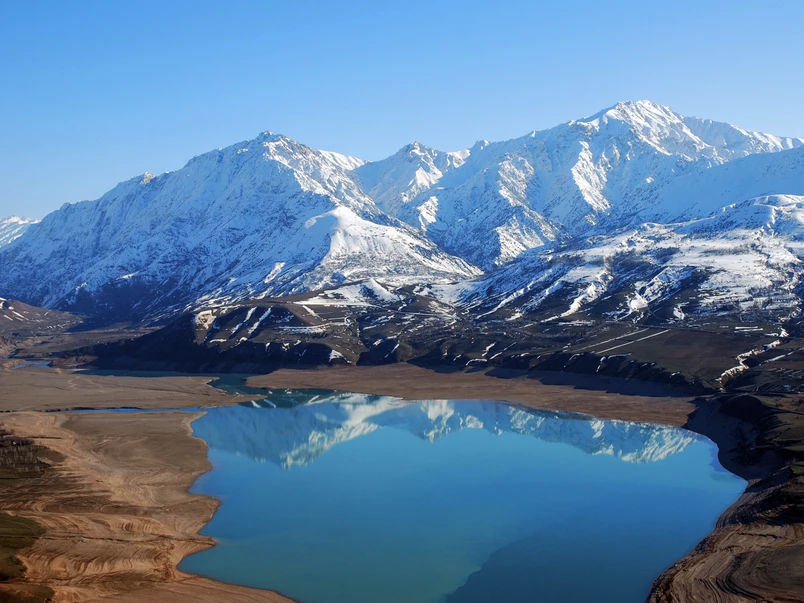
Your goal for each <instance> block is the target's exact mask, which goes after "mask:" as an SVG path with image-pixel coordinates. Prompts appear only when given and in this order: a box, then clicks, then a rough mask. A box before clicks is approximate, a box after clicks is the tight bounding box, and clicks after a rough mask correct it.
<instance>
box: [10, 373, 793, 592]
mask: <svg viewBox="0 0 804 603" xmlns="http://www.w3.org/2000/svg"><path fill="white" fill-rule="evenodd" d="M18 370H19V371H20V372H21V371H23V370H24V369H18ZM15 372H16V371H15ZM45 372H46V371H42V370H38V371H34V370H25V374H26V375H27V376H28V378H30V377H31V376H32V374H34V373H35V374H37V376H38V377H39V378H38V379H35V381H38V382H39V385H40V386H41V387H45V388H47V389H53V390H54V391H55V392H61V393H62V394H63V393H64V392H65V391H67V392H69V395H68V396H67V398H73V397H80V398H81V399H82V403H81V404H80V406H83V407H85V406H90V405H91V404H87V403H86V398H87V396H83V395H81V394H82V392H83V393H86V392H85V391H84V390H83V385H87V384H86V383H83V384H77V385H76V383H75V378H76V374H75V373H58V374H59V377H53V376H51V377H46V378H44V379H43V378H41V374H43V373H45ZM7 374H8V373H7V372H4V373H3V375H7ZM50 375H53V373H50ZM23 376H24V375H20V377H23ZM0 377H2V375H0ZM20 377H18V378H16V379H15V381H26V380H28V379H24V378H23V379H20ZM65 380H66V381H67V382H70V381H71V380H72V384H73V385H72V387H69V388H65ZM80 380H88V381H89V382H90V383H94V386H95V387H96V391H95V393H94V394H92V395H90V396H89V398H91V399H94V400H95V401H96V402H98V403H102V401H103V400H102V399H106V396H108V395H109V392H113V393H115V394H117V395H116V396H115V398H114V402H115V403H116V404H114V405H115V406H122V405H123V404H120V403H119V402H120V401H121V400H127V399H129V398H130V397H136V398H138V399H139V404H137V405H136V406H138V407H139V408H143V409H156V408H160V407H161V408H165V407H166V406H167V405H170V407H171V408H177V407H181V406H184V407H190V406H193V407H196V408H202V407H203V406H212V405H230V404H236V403H237V402H240V401H245V400H249V399H252V398H253V397H254V396H231V395H227V394H224V393H223V392H221V391H220V390H217V389H215V388H213V387H210V386H208V385H207V383H208V381H209V379H208V378H207V377H158V378H154V379H153V380H151V379H148V380H144V379H142V378H139V377H97V376H89V375H80V379H79V381H80ZM99 380H100V381H99ZM42 381H46V382H48V383H45V384H43V383H42ZM143 381H148V382H150V386H149V387H143ZM248 384H249V385H252V386H258V387H276V388H285V387H313V388H322V389H333V390H340V391H352V392H356V393H370V394H377V395H392V396H396V397H400V398H402V399H406V400H411V399H453V400H456V399H458V400H460V399H492V400H499V401H501V402H507V403H512V404H516V405H521V406H525V407H528V408H532V409H543V410H557V411H569V412H579V413H583V414H588V415H592V416H595V417H599V418H605V419H617V420H629V421H635V422H647V423H659V424H667V425H676V426H682V427H685V428H688V429H691V430H692V431H696V432H697V433H701V434H702V435H705V436H706V437H709V438H710V439H711V440H713V441H714V442H715V443H716V444H717V445H718V449H719V457H720V460H721V464H723V466H724V467H726V468H727V469H728V470H730V471H731V472H733V473H736V474H738V475H740V476H741V477H745V478H746V479H748V480H749V485H748V488H747V490H746V492H745V493H744V494H743V495H742V496H741V497H740V499H739V500H738V501H737V502H736V503H735V504H734V505H732V507H730V508H729V509H727V510H726V511H725V512H724V513H723V515H722V516H721V518H720V520H719V521H718V524H717V526H716V527H715V529H714V530H713V532H712V533H711V534H710V535H709V536H707V538H705V539H704V541H702V542H701V543H700V544H699V545H698V547H696V549H694V550H693V551H691V552H690V553H689V554H688V555H687V556H686V557H684V558H683V559H681V560H680V561H679V562H677V563H676V564H674V566H672V567H671V568H668V570H666V571H665V572H664V573H663V574H662V575H661V576H659V577H658V578H657V580H656V582H655V583H654V586H653V589H652V591H651V595H650V598H649V599H648V600H649V601H653V602H657V603H659V602H661V603H670V602H676V601H679V602H680V601H686V600H704V598H702V596H701V595H700V593H702V592H703V593H705V594H707V595H708V597H709V598H708V599H706V600H714V601H754V600H757V599H756V598H755V597H753V596H751V598H746V596H745V593H749V594H750V593H752V592H753V593H756V594H758V595H760V596H762V597H765V599H764V600H767V601H777V600H778V601H786V600H796V599H795V598H784V596H785V595H784V593H783V592H782V591H784V590H785V588H786V587H785V585H784V584H782V585H781V588H780V587H778V586H775V585H773V584H770V585H769V584H765V583H760V581H758V580H756V579H754V580H752V579H751V576H752V572H754V570H755V567H756V566H757V564H761V563H766V562H767V557H768V555H767V554H763V553H762V551H760V553H759V554H758V555H757V558H756V559H755V560H754V563H753V565H752V564H749V565H751V567H749V568H746V567H743V568H742V569H741V568H740V567H737V568H735V567H734V562H733V558H735V557H736V556H738V555H739V554H742V553H744V550H747V551H753V550H754V549H756V548H757V547H758V546H759V545H758V544H757V539H758V538H759V537H761V536H762V535H763V534H764V536H768V534H767V529H766V530H765V531H764V532H763V531H762V530H759V532H758V533H757V534H753V533H752V534H747V535H746V534H743V533H740V531H741V530H743V529H744V527H745V526H746V525H748V524H749V523H751V521H754V522H755V523H756V522H758V523H759V525H760V526H765V524H768V523H770V522H771V520H772V517H771V516H770V515H768V513H767V509H765V510H764V511H762V510H761V509H760V510H759V511H757V510H756V509H754V507H756V506H757V504H758V502H759V503H762V502H763V501H765V502H767V498H768V496H765V497H764V498H763V497H762V496H758V495H757V493H756V492H755V491H756V490H760V491H764V490H762V484H763V480H767V479H768V478H769V475H767V474H768V473H769V469H768V468H770V467H772V466H774V462H776V461H778V459H776V458H775V457H774V459H771V460H768V459H763V460H762V462H758V463H757V462H756V459H754V462H753V464H754V465H756V467H754V471H753V473H752V474H751V475H749V476H748V477H746V475H744V474H745V472H746V467H750V466H751V464H750V463H742V464H741V463H740V460H739V459H735V456H734V454H733V449H734V448H735V446H734V444H735V441H736V440H735V439H736V438H737V437H738V436H737V434H742V436H740V437H744V438H749V439H750V436H751V434H750V433H749V432H750V431H751V430H752V429H753V428H752V427H751V422H750V421H747V420H746V417H744V416H743V417H741V416H739V415H740V412H736V413H732V414H734V415H735V416H732V417H731V418H730V421H731V422H730V423H728V424H727V425H726V426H725V427H722V428H719V429H717V430H715V431H717V433H714V431H713V426H717V425H719V424H720V422H721V420H722V419H723V417H721V416H720V414H721V413H720V411H719V410H718V409H715V408H714V407H713V406H712V404H711V402H710V401H706V400H705V399H700V398H699V399H698V400H697V401H695V402H693V401H692V399H691V397H690V396H687V397H684V396H681V395H676V396H667V395H664V396H662V395H653V396H647V395H644V396H635V395H624V394H621V393H613V392H611V391H600V390H589V389H582V388H583V387H585V386H584V385H580V386H576V387H574V388H573V387H570V386H568V385H566V384H562V385H546V384H543V383H540V382H539V381H538V380H535V379H528V378H523V377H522V376H521V375H513V374H509V375H506V376H504V377H503V378H494V377H491V376H488V375H485V374H484V373H480V372H477V373H439V372H435V371H430V370H427V369H423V368H419V367H415V366H412V365H387V366H384V367H348V368H333V369H317V370H292V369H283V370H279V371H276V372H274V373H271V374H268V375H260V376H254V377H251V378H249V379H248ZM57 385H58V386H60V387H58V386H57ZM601 385H602V384H601ZM615 385H616V384H615ZM13 390H14V385H13V384H11V385H10V387H9V384H8V383H4V382H3V381H2V380H0V411H8V410H9V408H8V402H9V395H8V393H9V391H13ZM100 391H104V392H106V393H104V394H99V393H98V392H100ZM654 393H655V394H660V393H665V394H666V393H667V392H654ZM400 394H401V395H400ZM56 397H57V399H58V400H59V402H62V403H63V400H64V396H63V395H57V396H56ZM40 400H41V398H40ZM106 402H107V405H108V406H107V408H108V407H109V406H110V405H111V403H110V402H109V401H108V399H107V400H106ZM143 402H144V403H143ZM31 406H32V407H31ZM55 406H56V400H52V399H51V400H45V401H44V403H43V402H41V401H40V402H39V403H38V404H35V405H29V408H28V409H27V412H26V411H25V410H23V411H22V412H20V411H16V412H13V413H11V414H8V415H1V414H0V422H8V421H6V420H5V419H8V418H12V417H15V416H16V417H20V416H23V415H25V416H39V417H48V416H49V417H54V418H55V417H57V416H62V417H63V416H67V414H66V413H65V415H55V414H54V413H43V412H31V411H44V410H49V409H53V408H54V407H55ZM62 408H63V406H62ZM171 414H173V415H175V414H176V413H170V412H168V411H166V412H163V413H147V414H146V415H137V414H126V413H114V414H112V413H86V414H80V413H70V415H71V416H73V417H75V416H76V415H79V416H80V417H81V419H80V420H79V421H78V422H79V423H81V422H83V423H84V427H83V429H84V432H82V429H81V428H79V429H78V433H79V439H80V437H84V438H85V440H86V441H85V443H89V442H91V441H92V438H93V437H98V435H99V434H103V437H105V438H107V439H108V437H109V436H108V433H109V430H110V429H112V428H116V429H122V426H123V425H124V424H127V423H139V425H138V430H139V431H141V430H142V427H143V424H144V422H150V423H151V425H152V426H153V427H154V428H156V426H157V424H158V423H160V421H158V420H156V419H154V417H161V418H162V421H164V420H165V418H166V417H167V416H168V415H171ZM181 414H186V413H185V412H182V413H181ZM743 414H745V413H743ZM749 414H750V413H749ZM196 416H200V415H196ZM4 417H5V419H4ZM83 417H96V418H97V417H105V419H96V423H98V424H97V425H96V426H95V431H94V435H93V430H92V429H88V427H87V424H88V423H91V421H88V420H87V419H84V418H83ZM143 417H148V418H147V419H143ZM170 420H173V421H175V420H176V418H175V417H173V418H169V419H168V421H170ZM28 421H30V419H28ZM191 421H192V419H190V420H189V422H187V423H186V425H184V436H185V439H186V440H189V441H195V442H200V446H201V448H202V449H203V451H200V450H199V449H198V446H195V448H196V450H194V452H193V453H192V454H190V456H195V457H197V456H198V455H199V452H201V456H202V459H201V461H202V463H203V464H204V465H205V467H206V468H204V470H203V471H201V470H198V468H197V467H196V468H195V469H194V471H196V473H194V474H192V472H190V473H188V472H187V470H186V468H185V471H184V476H183V478H184V479H185V482H186V479H187V477H188V475H189V476H191V477H192V479H191V480H190V481H189V483H186V487H184V486H182V487H183V495H184V497H186V498H187V499H192V498H202V499H207V500H209V501H212V503H207V504H208V505H210V504H211V507H208V508H207V510H206V512H207V513H208V516H207V517H206V518H205V519H203V518H202V519H203V521H200V522H199V520H198V517H196V519H195V522H196V523H195V524H192V526H191V527H192V528H193V529H195V532H192V533H191V534H190V535H189V536H188V535H187V534H186V533H184V534H183V535H182V536H181V537H180V538H177V542H178V543H179V544H178V546H179V548H180V547H181V546H184V547H187V546H188V543H194V544H193V545H194V546H201V548H199V549H197V550H202V549H203V548H206V547H207V546H212V544H213V543H212V542H211V540H210V539H206V537H203V536H201V535H200V534H198V530H200V529H201V528H203V526H204V525H206V524H207V523H208V521H209V520H210V519H211V517H212V513H214V509H215V508H217V505H218V502H217V501H216V500H214V499H209V498H208V497H203V496H201V495H194V494H190V493H189V491H188V490H189V488H190V487H191V486H192V483H194V481H195V479H196V477H197V476H198V475H200V474H201V473H203V472H204V471H206V470H208V466H209V465H208V460H207V455H206V443H205V442H203V440H201V439H199V438H196V437H195V436H193V435H192V428H191V426H190V422H191ZM65 422H67V420H66V419H65ZM13 423H14V422H13V421H12V425H11V426H12V427H14V428H17V427H19V428H21V429H22V431H21V432H20V435H26V436H27V435H30V433H32V432H33V431H36V430H34V429H32V427H33V425H31V424H30V423H28V424H26V423H25V422H24V421H23V422H22V423H19V422H17V424H16V425H14V424H13ZM26 425H27V426H28V429H25V427H26ZM73 427H74V428H76V424H75V423H73ZM163 427H164V426H163ZM87 429H88V431H86V430H87ZM26 431H27V433H26ZM707 431H708V432H709V433H707ZM710 434H711V435H710ZM39 435H40V436H43V438H42V439H40V440H38V441H39V442H41V443H43V444H45V445H48V443H49V442H50V441H52V440H51V438H52V437H53V436H52V435H51V436H49V435H47V433H46V432H41V429H40V434H39ZM713 436H714V437H713ZM33 437H34V438H36V435H34V436H33ZM62 437H63V436H62ZM139 437H140V438H141V437H143V436H141V435H140V436H139ZM179 441H180V440H179V439H178V438H176V437H175V434H174V438H173V440H172V441H171V442H170V444H169V447H170V448H174V447H176V446H179ZM181 441H184V440H181ZM756 441H757V437H754V442H756ZM737 448H739V446H737ZM198 460H199V459H198V458H195V461H194V462H195V463H197V462H198ZM776 464H778V463H776ZM157 466H158V463H157ZM762 467H765V468H764V469H763V468H762ZM158 469H159V471H162V472H163V473H164V471H165V470H166V469H165V468H164V467H161V468H158ZM159 471H157V473H158V472H159ZM741 472H742V473H743V475H741ZM775 473H776V472H774V471H770V474H771V475H774V474H775ZM777 481H779V480H778V479H777ZM174 482H175V480H174ZM185 482H182V483H183V484H184V483H185ZM782 482H783V483H785V482H784V480H782ZM140 487H141V486H140ZM150 487H151V488H156V486H154V485H153V484H151V486H150ZM161 487H165V486H164V485H163V486H161ZM169 487H171V488H173V489H174V490H175V489H176V484H175V483H171V484H170V486H169ZM774 487H779V484H776V485H775V486H774ZM85 488H86V485H85ZM179 489H181V488H179ZM766 489H767V488H766ZM89 490H90V491H92V485H90V486H89ZM174 494H175V492H174ZM96 495H97V493H96ZM210 508H211V511H210V510H209V509H210ZM752 510H754V511H755V512H754V513H753V514H752V513H751V511H752ZM763 513H764V515H763ZM196 514H197V513H196ZM763 518H764V519H763ZM749 520H750V521H749ZM763 520H764V522H765V523H763ZM188 525H189V524H188ZM752 525H753V524H752ZM46 527H48V526H46ZM765 527H766V528H767V526H765ZM735 532H736V533H735ZM775 537H776V538H780V539H781V541H782V543H786V544H785V547H787V548H789V547H790V546H792V547H798V546H801V548H802V551H804V545H803V544H802V543H804V534H802V533H801V532H800V531H796V530H793V532H792V533H791V534H787V533H777V534H775ZM201 541H203V542H204V543H203V545H202V544H201ZM791 543H792V544H791ZM721 545H723V546H721ZM762 546H763V547H764V548H765V549H768V550H776V549H782V548H785V547H779V546H777V547H771V548H770V549H769V548H768V547H767V546H765V545H764V543H763V544H762ZM36 549H37V545H35V546H34V547H32V551H33V554H29V558H26V563H27V562H28V561H29V559H30V560H32V562H33V565H34V566H36V563H37V560H38V561H39V563H40V564H41V563H42V562H43V558H42V557H41V556H40V557H37V554H36ZM185 550H188V549H185ZM192 552H195V551H189V552H185V553H184V554H183V555H181V556H180V557H178V558H177V559H175V554H176V553H175V549H174V557H171V559H174V560H173V561H170V563H169V564H168V565H165V568H167V569H166V570H165V571H163V573H162V574H161V575H159V576H158V579H156V580H151V581H147V580H146V581H144V582H143V581H141V580H137V579H134V578H131V577H130V578H129V580H128V584H127V587H131V588H133V590H128V591H127V592H125V591H124V592H118V593H116V594H114V595H113V594H112V593H108V595H109V596H104V600H110V601H123V602H132V603H133V602H134V601H138V600H143V599H142V597H144V596H145V597H147V598H148V599H149V600H154V601H173V600H184V599H185V598H187V597H193V598H194V600H199V601H205V600H207V601H232V602H237V601H268V602H270V603H280V602H281V603H287V602H289V601H290V599H287V598H284V597H282V596H281V595H279V594H278V593H274V592H271V591H263V590H255V589H248V588H245V587H239V586H234V585H228V584H224V583H221V582H216V581H213V580H210V579H207V578H201V577H186V576H189V575H186V574H183V573H182V572H179V571H178V569H177V566H178V564H179V563H180V561H181V559H182V558H183V557H184V556H186V555H188V554H191V553H192ZM765 552H766V553H767V550H766V551H765ZM783 552H784V551H783ZM782 557H783V558H782V559H781V561H778V562H777V563H775V565H774V567H776V566H779V565H780V564H781V566H784V564H785V563H786V561H785V559H786V558H784V555H782ZM713 559H714V560H715V561H716V563H715V565H714V566H712V565H711V564H712V560H713ZM802 559H803V560H804V556H803V557H802ZM752 568H754V569H752ZM747 570H751V571H747ZM707 572H708V573H707ZM754 573H755V572H754ZM788 573H789V572H788ZM745 576H748V578H749V579H748V580H746V579H745ZM795 579H796V576H795V575H793V576H792V577H791V580H792V588H793V589H795V588H796V584H795ZM791 580H788V582H790V581H791ZM782 582H784V580H782ZM713 588H714V591H713ZM758 589H759V590H762V591H763V592H762V593H759V591H758ZM56 590H57V593H59V597H58V598H57V599H55V600H57V601H71V602H73V601H74V602H76V603H78V602H80V601H84V600H92V597H90V598H84V597H83V596H78V595H79V593H78V592H77V591H70V590H69V589H63V588H61V587H60V586H59V585H58V584H57V585H56ZM787 590H788V591H790V592H794V590H790V589H789V588H788V589H787ZM802 592H803V593H804V586H803V587H802ZM62 594H63V595H65V596H62ZM777 594H780V596H781V597H782V598H777ZM713 595H714V598H712V597H713ZM721 595H722V596H721ZM224 596H225V597H227V598H222V597H224ZM696 597H697V598H696Z"/></svg>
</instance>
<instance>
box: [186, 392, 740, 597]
mask: <svg viewBox="0 0 804 603" xmlns="http://www.w3.org/2000/svg"><path fill="white" fill-rule="evenodd" d="M193 429H194V432H195V434H196V435H197V436H198V437H200V438H203V439H204V440H205V441H206V442H207V443H208V445H209V459H210V461H211V463H212V466H213V469H212V471H210V472H209V473H207V474H205V475H203V476H201V477H200V478H199V479H198V481H197V482H196V484H195V485H194V487H193V491H194V492H198V493H202V494H206V495H210V496H214V497H216V498H218V499H220V500H221V506H220V508H219V510H218V511H217V513H216V514H215V516H214V518H213V519H212V521H211V522H210V523H209V524H208V525H207V526H206V528H205V529H204V530H203V533H204V534H207V535H209V536H212V537H213V538H214V539H215V540H216V541H217V543H218V545H217V546H216V547H214V548H212V549H209V550H207V551H204V552H201V553H197V554H195V555H192V556H190V557H188V558H186V559H185V560H184V561H183V562H182V563H181V565H180V568H181V569H182V570H184V571H187V572H191V573H195V574H201V575H205V576H209V577H211V578H215V579H218V580H222V581H224V582H230V583H236V584H242V585H247V586H253V587H257V588H265V589H271V590H276V591H279V592H281V593H283V594H285V595H287V596H288V597H291V598H293V599H296V600H298V601H301V602H303V603H442V602H444V603H468V602H475V601H477V602H480V601H483V602H488V601H496V602H499V603H514V602H517V603H518V602H526V601H527V602H529V603H531V602H534V601H538V602H540V603H547V602H561V603H572V602H576V601H577V602H584V603H586V602H588V601H596V602H598V603H608V602H611V603H615V602H616V603H628V602H634V603H637V602H640V601H644V599H645V597H646V595H647V594H648V591H649V589H650V585H651V583H652V581H653V580H654V579H655V578H656V577H657V576H658V575H659V574H660V573H661V572H662V571H663V570H664V569H666V568H667V567H668V566H670V565H671V564H672V563H673V562H675V561H676V560H678V559H679V558H681V557H682V556H684V555H685V554H686V553H687V552H688V551H690V550H691V549H692V548H693V547H694V546H695V545H696V544H697V543H698V542H699V541H700V540H701V539H702V538H703V537H704V536H706V535H707V534H708V533H709V532H710V531H711V530H712V528H713V527H714V524H715V521H716V519H717V517H718V516H719V515H720V514H721V513H722V512H723V510H725V509H726V508H727V507H728V506H729V505H730V504H732V503H733V502H734V501H735V500H736V499H737V498H738V497H739V495H740V494H741V493H742V491H743V490H744V488H745V482H744V481H743V480H741V479H739V478H738V477H736V476H734V475H732V474H731V473H728V472H727V471H725V470H724V469H723V468H722V467H721V466H720V465H719V463H718V462H717V457H716V448H715V446H714V444H713V443H712V442H710V441H709V440H707V439H706V438H703V437H701V436H698V435H695V434H693V433H691V432H688V431H685V430H683V429H678V428H675V427H666V426H658V425H648V424H640V423H629V422H624V421H603V420H598V419H590V418H589V417H585V416H580V415H572V414H565V413H554V412H540V411H532V410H527V409H523V408H520V407H516V406H511V405H508V404H504V403H498V402H492V401H488V402H485V401H483V402H479V401H446V400H438V401H422V402H403V401H401V400H398V399H396V398H390V397H380V396H368V395H362V394H341V393H333V392H321V391H303V390H295V391H277V392H273V393H272V394H271V395H269V396H268V397H267V398H266V399H265V400H264V401H262V402H260V403H253V404H250V405H240V406H230V407H222V408H214V409H209V410H207V412H206V414H205V415H204V416H203V417H201V418H200V419H198V420H196V421H195V422H194V423H193Z"/></svg>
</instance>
